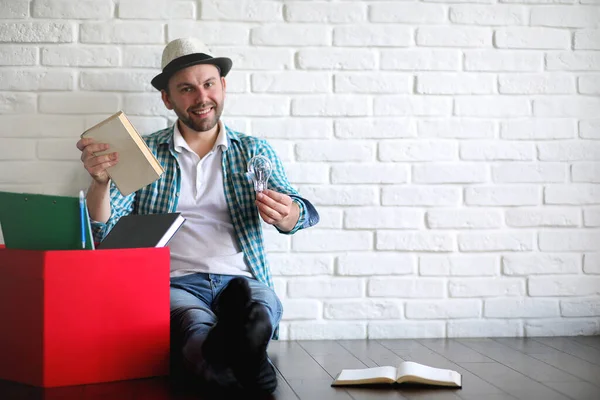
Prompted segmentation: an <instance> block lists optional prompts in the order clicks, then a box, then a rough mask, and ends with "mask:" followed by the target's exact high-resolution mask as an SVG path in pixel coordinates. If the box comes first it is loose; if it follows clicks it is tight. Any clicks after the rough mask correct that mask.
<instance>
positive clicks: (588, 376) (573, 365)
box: [531, 350, 600, 398]
mask: <svg viewBox="0 0 600 400" xmlns="http://www.w3.org/2000/svg"><path fill="white" fill-rule="evenodd" d="M531 357H534V358H536V359H538V360H540V361H543V362H545V363H546V364H549V365H552V366H553V367H556V368H559V369H561V370H563V371H565V372H568V373H569V374H571V375H574V376H576V377H578V378H580V379H582V380H584V381H588V382H590V383H592V384H595V385H597V386H598V387H600V366H598V365H596V364H592V363H589V362H587V361H585V360H582V359H581V358H577V357H575V356H572V355H570V354H567V353H563V352H562V351H559V350H554V351H553V352H549V353H544V354H531ZM599 391H600V389H599ZM598 398H600V395H599V396H598Z"/></svg>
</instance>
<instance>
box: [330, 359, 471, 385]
mask: <svg viewBox="0 0 600 400" xmlns="http://www.w3.org/2000/svg"><path fill="white" fill-rule="evenodd" d="M381 383H389V384H393V383H417V384H424V385H433V386H448V387H457V388H460V387H462V376H461V375H460V374H459V373H458V372H456V371H453V370H450V369H442V368H434V367H430V366H427V365H424V364H419V363H416V362H414V361H403V362H401V363H400V364H399V365H398V366H397V367H391V366H384V367H373V368H364V369H344V370H342V372H340V373H339V375H338V376H337V377H336V378H335V380H334V381H333V383H332V384H331V386H347V385H371V384H381Z"/></svg>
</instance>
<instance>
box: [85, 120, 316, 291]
mask: <svg viewBox="0 0 600 400" xmlns="http://www.w3.org/2000/svg"><path fill="white" fill-rule="evenodd" d="M225 129H226V132H227V143H228V148H227V150H226V151H224V152H223V161H222V166H223V187H224V190H225V199H226V201H227V206H228V208H229V212H230V214H231V220H232V222H233V226H234V228H235V231H236V234H237V238H238V240H239V243H240V246H241V248H242V251H243V253H244V257H245V259H246V262H247V264H248V266H249V267H250V270H251V271H252V273H253V275H254V277H255V278H256V279H257V280H259V281H260V282H263V283H264V284H266V285H268V286H269V287H271V288H272V287H273V281H272V278H271V271H270V268H269V264H268V262H267V257H266V253H265V249H264V239H263V233H262V227H261V218H260V215H259V213H258V209H257V208H256V205H255V203H254V201H255V193H254V188H253V185H252V182H250V181H248V179H247V177H246V171H247V165H248V161H249V160H250V159H251V158H252V157H253V156H255V155H258V154H260V155H263V156H265V157H267V158H269V160H270V161H271V163H272V165H273V173H272V174H271V177H270V178H269V183H268V187H269V188H270V189H272V190H274V191H276V192H279V193H285V194H287V195H289V196H290V197H291V198H292V200H293V201H294V202H296V203H297V204H298V206H299V208H300V217H299V218H298V222H297V223H296V226H294V228H293V229H292V230H291V231H289V232H281V231H280V232H281V233H285V234H292V233H294V232H296V231H297V230H299V229H303V228H308V227H310V226H313V225H315V224H316V223H318V222H319V214H318V213H317V211H316V209H315V208H314V207H313V205H312V204H311V203H310V202H309V201H308V200H306V199H303V198H302V197H300V196H299V194H298V192H297V191H296V190H295V189H294V188H293V187H292V186H291V185H290V183H289V182H288V180H287V177H286V174H285V171H284V169H283V165H282V164H281V161H280V160H279V157H277V155H276V154H275V151H274V150H273V148H272V147H271V146H270V145H269V144H268V143H267V141H266V140H264V139H259V138H256V137H253V136H248V135H244V134H242V133H239V132H235V131H232V130H230V129H229V128H227V127H225ZM144 140H145V141H146V144H147V145H148V147H149V148H150V151H152V153H153V154H154V155H155V156H156V158H157V159H158V161H159V162H160V164H161V165H162V167H163V168H164V170H165V173H164V174H163V175H162V176H161V177H160V179H158V180H157V181H155V182H154V183H152V184H150V185H148V186H146V187H144V188H142V189H140V190H138V191H137V192H135V193H132V194H130V195H129V196H122V195H121V193H120V192H119V190H118V189H117V187H116V186H115V185H114V183H113V184H111V188H110V201H111V215H110V219H109V220H108V221H107V222H106V223H100V222H95V221H92V229H93V233H94V239H95V240H96V241H97V242H100V241H102V239H104V237H105V236H106V235H107V234H108V232H109V231H110V230H111V229H112V227H113V226H114V225H115V224H116V223H117V221H118V220H119V218H121V217H122V216H124V215H128V214H158V213H172V212H176V209H177V201H178V199H179V193H180V187H181V173H180V171H179V164H178V162H177V156H178V154H177V152H176V151H175V149H174V145H173V126H171V127H169V128H166V129H163V130H160V131H158V132H154V133H153V134H151V135H149V136H146V137H144Z"/></svg>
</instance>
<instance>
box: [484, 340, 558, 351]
mask: <svg viewBox="0 0 600 400" xmlns="http://www.w3.org/2000/svg"><path fill="white" fill-rule="evenodd" d="M492 340H494V341H495V342H498V343H501V344H503V345H505V346H508V347H511V348H513V349H515V350H518V351H520V352H521V353H525V354H544V353H548V352H552V350H554V348H553V347H550V346H547V345H545V344H543V343H540V342H538V341H536V340H534V339H532V338H494V339H492Z"/></svg>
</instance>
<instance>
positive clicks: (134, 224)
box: [98, 213, 185, 249]
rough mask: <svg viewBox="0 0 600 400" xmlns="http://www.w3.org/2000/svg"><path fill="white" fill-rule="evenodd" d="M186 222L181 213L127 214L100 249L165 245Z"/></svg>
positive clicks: (99, 246) (107, 236)
mask: <svg viewBox="0 0 600 400" xmlns="http://www.w3.org/2000/svg"><path fill="white" fill-rule="evenodd" d="M184 222H185V218H184V217H182V216H181V213H168V214H143V215H138V214H135V215H134V214H132V215H126V216H124V217H121V218H120V219H119V221H118V222H117V223H116V224H115V226H113V228H112V229H111V231H110V232H108V235H106V237H105V238H104V240H103V241H102V242H101V243H100V244H99V245H98V249H131V248H139V247H164V246H166V245H167V243H169V240H171V238H172V237H173V235H175V232H177V230H178V229H179V228H180V227H181V225H182V224H183V223H184Z"/></svg>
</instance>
